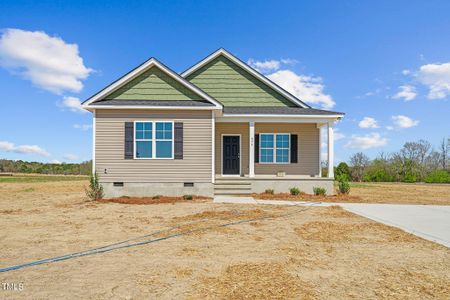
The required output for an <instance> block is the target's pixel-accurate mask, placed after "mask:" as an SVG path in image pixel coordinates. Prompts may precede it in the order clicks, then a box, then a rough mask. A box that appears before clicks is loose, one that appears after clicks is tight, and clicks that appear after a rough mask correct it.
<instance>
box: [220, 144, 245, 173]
mask: <svg viewBox="0 0 450 300" xmlns="http://www.w3.org/2000/svg"><path fill="white" fill-rule="evenodd" d="M222 145H223V148H222V174H223V175H239V166H240V164H241V161H240V153H239V149H240V138H239V136H238V135H225V136H223V143H222Z"/></svg>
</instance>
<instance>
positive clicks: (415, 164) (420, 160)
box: [335, 138, 450, 183]
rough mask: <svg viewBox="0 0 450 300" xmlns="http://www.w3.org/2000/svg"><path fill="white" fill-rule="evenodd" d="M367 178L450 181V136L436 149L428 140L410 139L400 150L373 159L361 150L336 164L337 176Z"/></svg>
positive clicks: (389, 180)
mask: <svg viewBox="0 0 450 300" xmlns="http://www.w3.org/2000/svg"><path fill="white" fill-rule="evenodd" d="M339 176H345V177H347V179H348V180H352V181H368V182H428V183H450V138H447V139H443V140H442V142H441V143H440V145H439V147H438V148H437V149H434V148H433V147H432V145H431V144H430V143H429V142H428V141H425V140H419V141H417V142H407V143H405V144H404V145H403V147H402V148H401V149H400V151H398V152H394V153H391V154H385V153H380V154H379V155H378V157H376V158H375V159H373V160H371V159H369V157H367V155H365V154H364V153H362V152H359V153H355V154H353V155H352V156H351V157H350V160H349V163H348V164H347V163H345V162H342V163H340V164H339V165H338V166H337V167H336V168H335V177H339Z"/></svg>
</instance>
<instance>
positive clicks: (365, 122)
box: [358, 117, 380, 128]
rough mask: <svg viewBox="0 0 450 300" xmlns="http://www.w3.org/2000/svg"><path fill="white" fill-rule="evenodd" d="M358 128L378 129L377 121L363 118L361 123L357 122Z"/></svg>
mask: <svg viewBox="0 0 450 300" xmlns="http://www.w3.org/2000/svg"><path fill="white" fill-rule="evenodd" d="M358 126H359V127H360V128H378V127H380V126H378V123H377V120H375V119H374V118H371V117H364V118H363V119H362V120H361V121H359V123H358Z"/></svg>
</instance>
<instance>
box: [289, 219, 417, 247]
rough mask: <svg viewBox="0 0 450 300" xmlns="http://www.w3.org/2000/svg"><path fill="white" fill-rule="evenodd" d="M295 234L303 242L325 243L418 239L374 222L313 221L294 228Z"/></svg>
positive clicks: (410, 240) (413, 240)
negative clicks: (303, 240)
mask: <svg viewBox="0 0 450 300" xmlns="http://www.w3.org/2000/svg"><path fill="white" fill-rule="evenodd" d="M295 232H296V233H297V234H298V235H300V236H301V237H302V238H303V239H305V240H311V241H320V242H326V243H330V242H331V243H332V242H343V241H361V242H363V241H370V242H386V243H388V242H415V241H417V240H418V237H416V236H414V235H412V234H408V233H405V232H404V231H403V230H400V229H398V228H395V227H389V226H385V225H383V224H381V223H376V222H363V223H350V224H347V223H341V222H332V221H326V222H325V221H314V222H309V223H306V224H303V225H302V226H300V227H296V228H295Z"/></svg>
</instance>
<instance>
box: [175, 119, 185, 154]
mask: <svg viewBox="0 0 450 300" xmlns="http://www.w3.org/2000/svg"><path fill="white" fill-rule="evenodd" d="M174 127H175V134H174V135H175V141H174V142H175V144H174V152H175V153H174V158H175V159H183V123H182V122H175V124H174Z"/></svg>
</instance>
